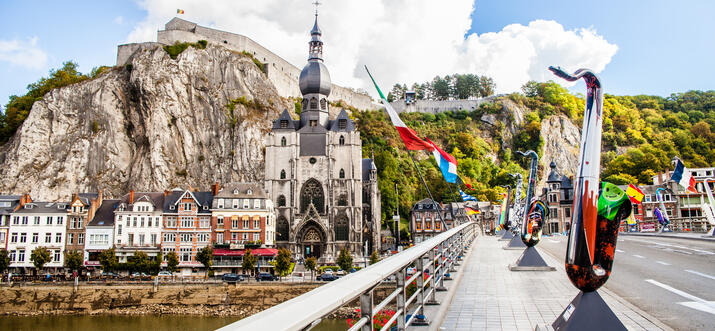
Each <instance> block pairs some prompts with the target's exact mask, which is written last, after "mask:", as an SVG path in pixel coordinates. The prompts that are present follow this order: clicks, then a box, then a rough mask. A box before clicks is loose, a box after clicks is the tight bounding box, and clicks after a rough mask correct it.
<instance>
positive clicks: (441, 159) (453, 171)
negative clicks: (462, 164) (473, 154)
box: [425, 138, 457, 183]
mask: <svg viewBox="0 0 715 331" xmlns="http://www.w3.org/2000/svg"><path fill="white" fill-rule="evenodd" d="M425 140H427V143H429V144H430V145H432V149H431V150H432V156H434V159H435V160H436V161H437V167H439V170H440V171H442V176H444V180H446V181H447V183H456V182H457V159H455V158H454V156H452V155H449V153H447V152H445V151H443V150H441V149H440V148H439V147H437V144H435V143H433V142H432V141H431V140H429V139H428V138H425Z"/></svg>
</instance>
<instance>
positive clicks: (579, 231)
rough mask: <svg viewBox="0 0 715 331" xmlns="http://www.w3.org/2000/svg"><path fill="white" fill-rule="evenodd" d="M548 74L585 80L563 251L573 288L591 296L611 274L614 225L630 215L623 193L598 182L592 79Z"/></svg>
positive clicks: (597, 92) (597, 103) (598, 106)
mask: <svg viewBox="0 0 715 331" xmlns="http://www.w3.org/2000/svg"><path fill="white" fill-rule="evenodd" d="M549 70H551V71H552V72H553V73H554V74H555V75H556V76H559V77H561V78H563V79H566V80H568V81H576V80H578V79H580V78H583V79H584V80H585V81H586V88H587V95H586V109H585V112H584V115H583V133H582V135H581V148H580V153H579V166H578V172H577V176H578V177H577V180H576V185H575V188H574V200H573V208H572V210H573V213H572V215H571V229H570V233H569V239H568V246H567V248H566V273H567V275H568V277H569V279H570V280H571V282H572V283H573V284H574V286H576V287H577V288H578V289H580V290H581V291H584V292H591V291H595V290H596V289H598V288H599V287H601V285H603V284H604V283H605V282H606V281H607V280H608V277H609V276H610V274H611V268H612V267H613V256H614V254H615V250H616V239H617V236H618V227H619V225H620V224H621V221H622V220H623V219H625V218H626V217H628V215H630V214H631V208H632V206H631V203H630V200H629V199H628V196H626V194H625V192H623V190H621V189H620V188H618V187H617V186H616V185H613V184H611V183H606V182H603V183H599V175H600V164H601V127H602V124H603V118H602V115H603V113H602V106H603V91H602V89H601V82H600V81H599V79H598V77H597V76H596V74H594V73H593V72H592V71H591V70H589V69H579V70H577V71H576V72H575V73H573V74H568V73H566V72H565V71H563V70H562V69H561V68H554V67H549Z"/></svg>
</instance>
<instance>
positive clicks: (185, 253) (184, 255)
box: [179, 248, 191, 262]
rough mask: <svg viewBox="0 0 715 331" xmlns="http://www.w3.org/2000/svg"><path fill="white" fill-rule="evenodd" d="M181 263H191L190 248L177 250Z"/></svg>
mask: <svg viewBox="0 0 715 331" xmlns="http://www.w3.org/2000/svg"><path fill="white" fill-rule="evenodd" d="M179 252H180V253H181V254H180V257H181V262H191V248H181V249H180V250H179Z"/></svg>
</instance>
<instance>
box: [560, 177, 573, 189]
mask: <svg viewBox="0 0 715 331" xmlns="http://www.w3.org/2000/svg"><path fill="white" fill-rule="evenodd" d="M561 188H562V189H563V188H573V183H571V178H568V177H566V176H562V177H561Z"/></svg>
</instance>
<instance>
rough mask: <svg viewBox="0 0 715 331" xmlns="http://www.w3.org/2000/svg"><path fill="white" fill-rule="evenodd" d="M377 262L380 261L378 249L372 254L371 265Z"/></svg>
mask: <svg viewBox="0 0 715 331" xmlns="http://www.w3.org/2000/svg"><path fill="white" fill-rule="evenodd" d="M377 262H380V255H379V254H377V251H373V252H372V254H370V265H373V264H375V263H377Z"/></svg>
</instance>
